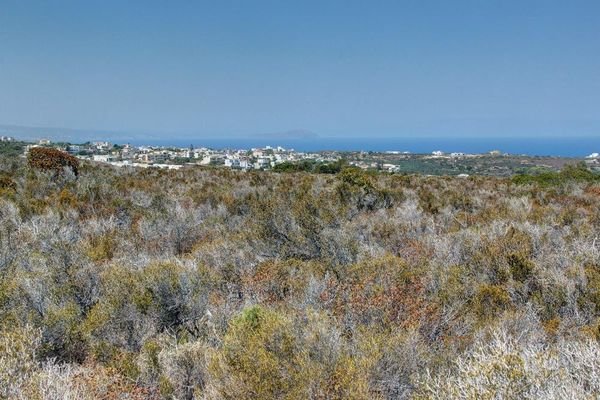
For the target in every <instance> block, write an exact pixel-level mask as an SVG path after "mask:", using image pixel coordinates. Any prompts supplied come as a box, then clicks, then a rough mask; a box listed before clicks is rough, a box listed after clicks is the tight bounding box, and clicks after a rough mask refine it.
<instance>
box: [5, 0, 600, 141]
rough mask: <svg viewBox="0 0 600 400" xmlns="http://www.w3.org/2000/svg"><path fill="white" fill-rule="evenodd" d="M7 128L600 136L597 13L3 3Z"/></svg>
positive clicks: (500, 7) (458, 5)
mask: <svg viewBox="0 0 600 400" xmlns="http://www.w3.org/2000/svg"><path fill="white" fill-rule="evenodd" d="M0 124H15V125H24V126H51V127H64V128H84V129H95V130H112V131H123V132H159V133H162V134H165V135H179V136H186V135H193V136H196V137H215V136H224V135H230V136H247V137H251V136H252V135H261V134H269V133H277V132H284V131H288V130H307V131H311V132H315V133H316V134H318V135H320V136H323V137H329V136H343V135H348V136H377V137H402V136H414V135H417V136H418V135H430V136H431V135H433V136H436V135H463V136H464V135H478V136H485V135H489V136H502V135H530V136H535V135H600V1H598V0H592V1H576V0H572V1H564V0H563V1H550V0H546V1H529V0H518V1H509V0H505V1H491V0H490V1H487V0H477V1H458V0H456V1H447V0H444V1H425V0H418V1H417V0H416V1H401V0H395V1H367V0H364V1H348V0H346V1H327V0H319V1H307V0H304V1H286V0H274V1H260V0H252V1H250V0H244V1H226V0H218V1H185V2H184V1H174V0H172V1H149V0H145V1H130V0H127V1H125V0H117V1H112V0H102V1H88V0H86V1H81V0H74V1H59V0H53V1H27V0H15V1H13V0H0Z"/></svg>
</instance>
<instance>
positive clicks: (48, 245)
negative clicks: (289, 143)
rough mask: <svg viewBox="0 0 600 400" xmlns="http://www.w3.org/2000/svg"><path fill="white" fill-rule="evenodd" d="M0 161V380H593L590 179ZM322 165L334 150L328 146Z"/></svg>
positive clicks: (138, 389) (292, 391)
mask: <svg viewBox="0 0 600 400" xmlns="http://www.w3.org/2000/svg"><path fill="white" fill-rule="evenodd" d="M52 165H57V167H56V168H54V167H52V168H44V167H43V166H42V167H40V165H38V164H36V163H35V162H30V163H29V164H27V163H26V162H25V161H23V160H19V159H3V160H2V161H1V162H0V321H2V323H1V325H0V326H1V327H0V398H17V399H18V398H22V399H86V398H89V399H96V398H104V399H125V398H127V399H142V398H144V399H145V398H150V399H232V398H236V399H250V398H252V399H304V398H309V399H447V398H461V399H486V398H488V399H495V398H514V399H520V398H532V399H533V398H550V399H551V398H556V399H559V398H595V396H597V395H598V392H599V390H600V387H599V386H598V382H600V357H599V356H600V346H599V343H598V340H600V248H599V246H600V242H599V239H598V234H599V231H600V229H599V228H600V185H599V183H598V180H597V179H596V176H595V175H593V174H592V175H589V174H588V172H589V171H587V172H586V171H584V168H583V167H582V166H579V167H573V169H571V170H567V171H566V172H564V173H561V174H557V175H558V176H553V177H552V179H546V177H530V178H527V177H525V178H524V177H519V178H513V179H505V178H493V177H485V178H483V177H470V178H468V179H461V178H450V177H428V176H406V175H389V174H382V173H379V174H377V173H369V172H365V171H361V170H358V169H353V168H348V167H345V166H340V169H339V171H337V170H336V171H334V172H337V173H335V174H331V173H330V172H331V171H329V170H327V171H322V172H326V173H322V174H318V173H309V172H294V171H288V172H289V173H273V172H246V173H244V172H239V171H232V170H225V169H199V168H190V169H182V170H178V171H165V170H157V169H115V168H111V167H107V166H102V165H92V164H82V165H80V166H79V168H78V171H77V172H78V173H77V174H75V173H73V172H74V171H72V170H71V168H70V165H69V164H68V163H63V164H60V162H58V164H52ZM336 168H337V167H336Z"/></svg>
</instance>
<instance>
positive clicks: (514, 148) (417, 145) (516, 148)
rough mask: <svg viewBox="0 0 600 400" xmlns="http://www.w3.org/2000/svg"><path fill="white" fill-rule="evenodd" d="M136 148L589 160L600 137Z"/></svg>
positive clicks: (189, 142)
mask: <svg viewBox="0 0 600 400" xmlns="http://www.w3.org/2000/svg"><path fill="white" fill-rule="evenodd" d="M132 144H135V145H154V146H176V147H190V146H193V147H194V148H198V147H208V148H214V149H250V148H261V147H266V146H271V147H277V146H281V147H284V148H286V149H294V150H296V151H303V152H316V151H330V150H331V151H333V150H337V151H367V152H368V151H374V152H385V151H394V152H409V153H413V154H428V153H431V152H433V151H443V152H445V153H451V152H462V153H471V154H474V153H486V152H489V151H492V150H498V151H500V152H502V153H508V154H514V155H530V156H560V157H577V158H580V157H585V156H588V155H590V154H592V153H600V134H599V135H598V136H585V137H578V136H569V137H449V136H444V137H386V138H383V137H347V138H344V137H315V138H287V137H282V138H274V137H252V138H250V137H237V138H236V137H220V138H206V137H203V138H201V137H185V138H177V137H176V136H175V137H171V138H169V139H167V138H146V139H138V140H135V142H134V143H132Z"/></svg>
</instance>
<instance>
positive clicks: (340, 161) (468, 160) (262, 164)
mask: <svg viewBox="0 0 600 400" xmlns="http://www.w3.org/2000/svg"><path fill="white" fill-rule="evenodd" d="M0 143H4V145H10V144H12V145H14V146H17V144H19V146H18V147H15V148H18V149H19V150H18V151H19V152H20V154H21V155H22V156H26V155H27V153H28V151H29V149H31V148H33V147H39V146H46V147H53V148H57V149H60V150H63V151H66V152H68V153H69V154H71V155H73V156H75V157H77V158H79V159H81V160H86V161H90V162H95V163H102V164H107V165H112V166H115V167H129V168H134V167H135V168H160V169H181V168H190V167H211V168H230V169H235V170H240V171H249V170H274V171H276V172H294V171H308V172H322V173H335V172H337V171H339V169H340V168H341V166H342V165H347V166H353V167H357V168H360V169H364V170H373V171H382V172H389V173H408V174H411V173H417V174H425V175H453V176H458V177H468V176H470V175H489V176H511V175H514V174H520V173H539V172H544V171H559V170H560V169H561V168H562V167H563V166H564V165H565V164H572V163H577V162H585V163H586V164H587V165H588V167H589V168H591V169H592V170H596V171H598V170H600V154H599V153H597V152H594V153H591V154H589V155H588V156H586V157H580V158H570V157H553V156H532V155H514V154H508V153H504V152H502V151H499V150H491V151H488V152H486V153H481V154H470V153H464V152H443V151H441V150H435V151H432V152H431V153H426V154H417V153H411V152H408V151H402V152H401V151H384V152H374V151H318V152H304V151H296V150H294V149H290V148H284V147H282V146H265V147H262V148H259V147H255V148H250V149H240V148H237V149H233V148H229V149H227V148H226V149H214V148H208V147H194V146H191V145H190V146H189V147H184V148H182V147H174V146H151V145H142V146H134V145H131V144H114V143H111V142H108V141H90V142H86V143H82V144H72V143H65V142H58V141H57V142H55V141H52V140H50V139H39V140H37V141H35V142H24V141H20V140H18V139H15V138H14V137H10V136H0Z"/></svg>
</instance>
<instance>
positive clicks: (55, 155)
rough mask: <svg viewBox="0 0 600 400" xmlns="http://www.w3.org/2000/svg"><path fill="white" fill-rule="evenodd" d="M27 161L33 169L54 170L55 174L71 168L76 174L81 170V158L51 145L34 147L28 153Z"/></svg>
mask: <svg viewBox="0 0 600 400" xmlns="http://www.w3.org/2000/svg"><path fill="white" fill-rule="evenodd" d="M27 162H28V163H29V166H30V167H31V168H33V169H38V170H41V171H52V172H54V173H55V175H58V174H60V173H62V172H63V170H64V169H65V168H68V169H70V170H71V171H72V172H73V174H75V176H77V174H78V172H79V160H78V159H77V158H76V157H73V156H72V155H70V154H68V153H65V152H63V151H60V150H58V149H54V148H49V147H33V148H31V149H29V153H28V154H27Z"/></svg>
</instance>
